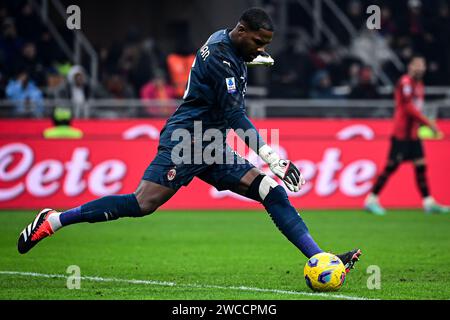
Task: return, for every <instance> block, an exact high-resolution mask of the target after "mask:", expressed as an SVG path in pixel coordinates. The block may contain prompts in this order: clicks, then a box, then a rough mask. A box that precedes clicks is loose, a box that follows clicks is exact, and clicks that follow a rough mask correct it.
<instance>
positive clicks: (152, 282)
mask: <svg viewBox="0 0 450 320" xmlns="http://www.w3.org/2000/svg"><path fill="white" fill-rule="evenodd" d="M0 275H18V276H29V277H38V278H63V279H66V278H67V277H68V276H66V275H63V274H45V273H35V272H20V271H0ZM80 279H81V280H88V281H96V282H124V283H131V284H144V285H157V286H166V287H185V288H199V289H220V290H237V291H249V292H267V293H277V294H287V295H299V296H313V297H324V298H335V299H346V300H374V299H369V298H362V297H354V296H346V295H343V294H328V293H313V292H301V291H292V290H280V289H265V288H256V287H247V286H219V285H208V284H192V283H185V284H183V283H176V282H168V281H157V280H135V279H118V278H102V277H91V276H81V277H80Z"/></svg>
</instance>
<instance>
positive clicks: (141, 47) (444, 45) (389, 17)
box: [0, 0, 450, 117]
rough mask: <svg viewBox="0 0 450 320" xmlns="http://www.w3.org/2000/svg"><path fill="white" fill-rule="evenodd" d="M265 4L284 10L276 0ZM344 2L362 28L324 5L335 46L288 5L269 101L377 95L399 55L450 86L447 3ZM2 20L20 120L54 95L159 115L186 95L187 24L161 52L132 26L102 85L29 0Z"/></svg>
mask: <svg viewBox="0 0 450 320" xmlns="http://www.w3.org/2000/svg"><path fill="white" fill-rule="evenodd" d="M263 4H264V5H265V6H266V8H268V10H271V11H272V12H274V13H275V12H276V10H277V6H276V1H275V0H267V1H263ZM336 4H337V5H338V6H339V7H340V8H341V9H342V11H343V12H344V13H345V15H346V16H347V17H348V19H349V21H350V23H351V25H352V26H353V27H354V29H355V30H356V31H357V34H356V35H351V34H350V33H349V32H348V31H347V30H346V29H345V28H344V27H343V24H342V23H341V22H340V21H339V20H338V19H337V18H336V17H335V15H334V14H332V13H331V11H330V12H329V11H327V10H325V9H324V10H323V21H325V23H326V24H327V25H328V27H329V28H330V29H331V30H332V31H333V33H334V34H335V35H336V36H337V38H338V40H339V43H335V44H333V43H330V41H328V39H327V38H326V37H324V36H322V39H321V41H320V42H319V43H312V42H311V34H312V33H313V31H312V28H313V23H312V20H311V19H303V18H302V17H303V16H304V15H305V14H304V13H301V7H299V2H298V1H291V2H289V6H292V7H289V10H288V12H289V15H288V21H289V22H288V27H289V30H292V31H290V32H288V33H287V37H286V39H285V40H284V42H285V45H284V46H283V48H282V50H281V51H279V52H273V53H272V54H273V55H274V58H275V65H274V66H273V67H272V69H271V70H270V72H269V73H268V74H269V76H268V79H267V82H266V83H265V84H264V85H265V86H266V87H267V89H268V90H267V92H268V96H269V97H276V98H318V99H319V98H321V99H324V98H325V99H327V98H331V99H335V98H350V99H377V98H379V97H380V94H379V90H377V87H378V86H379V85H380V84H382V83H381V81H380V80H379V79H380V78H379V77H377V76H376V75H377V73H379V72H380V70H381V71H382V72H383V73H384V74H386V75H387V77H388V79H390V80H391V81H392V82H393V83H395V81H396V79H397V78H398V76H399V75H400V74H401V73H402V72H404V70H399V69H398V68H397V67H396V66H395V65H394V64H393V62H392V61H393V59H391V58H392V56H390V55H395V56H396V57H398V58H399V60H400V61H401V62H402V64H404V63H405V62H406V61H407V60H408V59H409V58H410V57H411V56H412V54H413V53H421V54H423V55H425V57H426V58H427V62H428V73H427V75H426V78H425V82H426V84H427V85H439V86H445V85H450V77H449V75H450V36H449V35H450V13H449V1H448V0H429V1H426V3H425V1H424V0H422V1H421V0H402V1H387V0H386V1H377V0H374V1H365V0H346V1H344V0H343V1H336ZM371 4H378V5H379V6H380V7H381V30H379V31H371V30H368V29H367V27H366V20H367V17H368V16H369V15H368V14H367V13H366V8H367V6H369V5H371ZM0 26H1V32H0V99H9V100H11V101H14V102H15V109H14V112H15V114H16V115H17V116H24V115H26V114H29V115H31V116H36V117H40V116H43V112H44V108H43V100H44V99H45V98H49V99H52V98H65V99H71V100H72V102H73V105H74V106H75V108H74V110H75V117H78V116H79V115H80V114H79V111H77V110H79V109H81V106H82V105H83V104H84V103H85V102H86V101H87V100H89V99H90V98H106V99H128V98H140V99H142V100H143V101H146V100H147V99H160V100H162V101H165V100H167V103H163V105H164V107H163V108H154V106H153V105H152V104H151V103H148V104H147V107H146V108H143V110H140V109H139V111H136V112H137V113H136V114H134V115H136V116H140V115H142V116H144V115H146V116H152V115H154V113H155V110H158V115H161V113H162V115H169V114H171V113H172V112H173V110H174V109H175V108H176V105H174V104H173V103H172V102H171V101H172V99H179V98H181V97H182V96H183V93H184V88H185V85H186V81H187V78H188V74H189V69H190V66H191V64H192V62H193V59H194V54H195V47H194V45H192V44H190V43H191V41H189V34H188V33H187V32H183V30H185V29H184V28H180V29H179V30H178V31H179V32H177V33H176V38H177V39H176V41H175V43H177V45H176V47H175V48H174V49H173V50H172V52H162V50H161V49H160V48H159V47H158V44H157V43H156V42H155V41H154V40H153V39H152V38H151V37H149V36H148V35H146V34H143V33H142V31H141V30H140V29H139V27H133V26H130V29H129V30H128V32H127V34H126V36H125V38H124V39H117V42H115V43H112V44H110V45H109V46H107V47H97V48H96V50H97V53H98V56H99V79H98V82H97V83H95V84H94V83H92V82H91V81H89V77H88V74H87V72H86V68H85V67H86V66H84V67H83V66H79V65H72V64H71V63H70V62H69V60H68V58H67V57H66V56H65V55H64V54H63V52H62V51H61V49H60V48H59V46H58V45H57V43H56V41H55V40H54V39H53V37H52V34H51V33H50V32H49V30H48V29H47V28H46V26H45V25H44V24H43V23H42V21H41V19H40V17H39V15H38V14H37V12H36V11H35V10H34V8H33V6H32V5H31V4H30V3H29V2H28V1H25V0H24V1H20V0H5V1H2V2H1V3H0ZM230 27H232V26H230ZM211 31H213V30H211ZM269 50H270V48H269ZM377 66H381V67H380V68H378V67H377ZM377 68H378V69H377ZM251 81H252V80H251V79H250V84H251ZM336 87H346V88H347V89H348V90H347V93H346V94H345V95H342V94H340V95H337V94H336V90H334V88H336ZM29 101H32V102H33V105H34V107H33V108H31V109H30V108H27V103H28V102H29ZM76 106H80V108H77V107H76Z"/></svg>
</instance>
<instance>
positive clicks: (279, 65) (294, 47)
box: [269, 35, 312, 98]
mask: <svg viewBox="0 0 450 320" xmlns="http://www.w3.org/2000/svg"><path fill="white" fill-rule="evenodd" d="M275 61H276V63H275V65H274V66H273V70H272V72H271V74H270V84H269V96H270V97H275V98H277V97H279V98H306V97H307V92H308V88H309V83H308V79H310V78H311V74H312V68H311V61H310V59H309V56H308V54H307V49H306V45H305V44H304V43H303V42H302V41H301V39H300V37H299V36H297V35H294V36H289V38H288V41H287V44H286V48H285V49H284V50H283V51H281V52H280V54H278V55H277V56H276V57H275Z"/></svg>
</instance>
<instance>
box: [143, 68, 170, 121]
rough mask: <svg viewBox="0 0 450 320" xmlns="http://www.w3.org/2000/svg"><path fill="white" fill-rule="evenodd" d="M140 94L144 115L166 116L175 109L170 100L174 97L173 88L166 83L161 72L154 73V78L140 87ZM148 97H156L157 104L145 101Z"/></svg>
mask: <svg viewBox="0 0 450 320" xmlns="http://www.w3.org/2000/svg"><path fill="white" fill-rule="evenodd" d="M140 94H141V99H142V100H143V103H144V105H145V109H146V115H149V116H157V115H159V116H163V117H167V116H169V115H171V114H172V113H173V112H174V111H175V109H176V105H175V104H174V103H173V101H172V100H173V99H175V98H176V92H175V89H174V88H173V87H172V86H171V85H170V84H168V83H167V81H166V79H165V77H164V74H163V73H162V72H157V73H155V78H154V79H153V80H151V81H149V82H147V83H146V84H145V85H144V86H143V87H142V88H141V92H140ZM149 99H158V100H159V104H154V103H151V102H148V101H145V100H149Z"/></svg>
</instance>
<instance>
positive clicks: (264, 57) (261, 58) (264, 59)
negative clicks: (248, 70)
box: [247, 52, 275, 67]
mask: <svg viewBox="0 0 450 320" xmlns="http://www.w3.org/2000/svg"><path fill="white" fill-rule="evenodd" d="M274 63H275V61H274V60H273V58H272V57H271V56H270V54H268V53H267V52H261V53H260V54H259V55H258V56H257V57H256V58H255V59H253V61H251V62H247V65H248V66H266V67H269V66H273V64H274Z"/></svg>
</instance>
